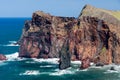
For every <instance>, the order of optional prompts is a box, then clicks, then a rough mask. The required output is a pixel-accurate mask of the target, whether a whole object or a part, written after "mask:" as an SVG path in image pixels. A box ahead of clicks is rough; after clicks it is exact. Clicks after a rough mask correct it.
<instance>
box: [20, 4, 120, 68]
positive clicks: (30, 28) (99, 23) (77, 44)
mask: <svg viewBox="0 0 120 80" xmlns="http://www.w3.org/2000/svg"><path fill="white" fill-rule="evenodd" d="M119 15H120V11H110V10H104V9H99V8H95V7H93V6H91V5H85V6H84V8H83V10H82V11H81V13H80V15H79V17H78V18H77V19H76V18H74V17H59V16H53V15H50V14H46V13H44V12H42V11H37V12H35V13H33V16H32V20H31V21H26V23H25V26H24V28H23V33H22V36H21V39H20V41H19V43H20V53H19V56H20V57H28V58H60V64H59V68H60V69H65V68H68V67H70V60H71V59H72V60H80V61H82V65H81V68H82V69H85V68H88V67H89V66H90V62H94V63H96V64H98V63H101V64H103V65H107V64H111V63H115V64H120V16H119Z"/></svg>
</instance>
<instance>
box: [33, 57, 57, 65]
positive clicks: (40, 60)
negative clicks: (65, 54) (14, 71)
mask: <svg viewBox="0 0 120 80" xmlns="http://www.w3.org/2000/svg"><path fill="white" fill-rule="evenodd" d="M33 60H34V61H37V62H48V63H53V64H58V61H59V59H58V58H48V59H43V58H41V59H36V58H33Z"/></svg>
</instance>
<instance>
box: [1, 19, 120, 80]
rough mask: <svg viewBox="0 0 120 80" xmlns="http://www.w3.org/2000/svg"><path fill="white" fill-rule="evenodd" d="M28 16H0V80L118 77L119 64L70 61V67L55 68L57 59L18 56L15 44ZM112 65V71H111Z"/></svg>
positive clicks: (102, 79)
mask: <svg viewBox="0 0 120 80" xmlns="http://www.w3.org/2000/svg"><path fill="white" fill-rule="evenodd" d="M30 19H31V18H0V53H1V54H4V55H6V57H7V58H8V60H7V61H0V80H120V66H119V65H114V64H111V65H105V66H103V67H95V65H94V64H91V65H92V66H91V67H90V68H88V69H85V70H80V69H79V67H80V63H81V62H80V61H74V62H71V67H70V68H68V69H65V70H59V69H58V59H57V58H53V59H34V58H32V59H27V58H19V57H18V54H19V45H14V43H16V42H17V41H18V40H19V39H20V36H21V33H22V28H23V27H24V23H25V21H26V20H30ZM111 66H114V67H115V69H116V70H115V71H112V70H110V67H111Z"/></svg>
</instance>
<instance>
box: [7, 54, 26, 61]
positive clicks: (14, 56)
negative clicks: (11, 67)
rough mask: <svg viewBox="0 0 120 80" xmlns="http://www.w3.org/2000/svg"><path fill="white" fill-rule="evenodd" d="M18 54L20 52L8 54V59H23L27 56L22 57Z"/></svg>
mask: <svg viewBox="0 0 120 80" xmlns="http://www.w3.org/2000/svg"><path fill="white" fill-rule="evenodd" d="M18 55H19V53H18V52H15V53H13V54H8V55H6V58H7V61H21V60H25V58H20V57H18Z"/></svg>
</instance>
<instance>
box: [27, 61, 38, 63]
mask: <svg viewBox="0 0 120 80" xmlns="http://www.w3.org/2000/svg"><path fill="white" fill-rule="evenodd" d="M25 63H36V62H34V61H26V62H25Z"/></svg>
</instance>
